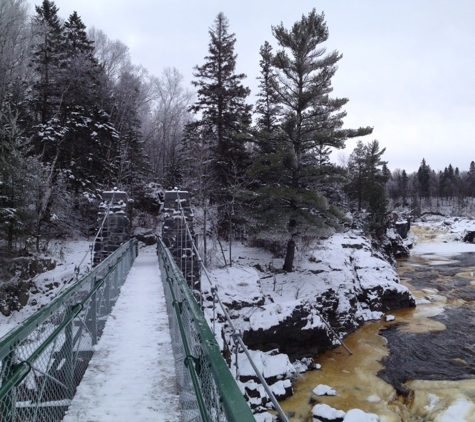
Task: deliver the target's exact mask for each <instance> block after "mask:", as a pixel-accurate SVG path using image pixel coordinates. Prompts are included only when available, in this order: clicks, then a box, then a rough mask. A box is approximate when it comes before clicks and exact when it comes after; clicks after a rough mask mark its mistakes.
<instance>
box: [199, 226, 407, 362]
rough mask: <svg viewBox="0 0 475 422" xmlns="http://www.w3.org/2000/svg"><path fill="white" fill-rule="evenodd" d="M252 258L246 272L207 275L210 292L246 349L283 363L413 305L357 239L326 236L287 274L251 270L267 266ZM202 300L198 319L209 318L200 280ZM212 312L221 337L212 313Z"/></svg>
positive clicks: (395, 278)
mask: <svg viewBox="0 0 475 422" xmlns="http://www.w3.org/2000/svg"><path fill="white" fill-rule="evenodd" d="M397 236H399V235H397ZM255 260H256V259H254V267H253V268H249V267H246V268H233V269H232V270H231V269H229V268H227V269H225V270H224V269H223V270H217V271H213V275H214V276H215V277H216V281H217V286H216V287H217V290H218V292H219V295H220V298H221V300H222V302H223V303H225V305H226V306H227V307H228V309H229V314H230V316H231V318H232V320H233V324H235V325H236V326H237V327H239V330H240V331H241V333H242V336H243V340H244V343H245V344H246V345H247V346H248V347H249V348H250V349H253V350H260V351H263V352H268V351H271V350H278V351H279V352H280V353H284V354H286V355H288V356H289V358H290V360H291V361H293V360H295V359H298V358H302V357H308V356H317V355H318V354H319V353H321V352H323V351H325V350H328V349H330V348H333V347H335V346H337V345H339V344H340V341H339V338H342V339H344V337H345V336H346V335H348V334H349V333H351V332H353V331H355V330H356V329H357V328H358V327H360V326H361V325H362V324H363V323H364V322H365V321H370V320H376V319H380V318H382V317H383V316H384V313H385V312H387V311H390V310H393V309H398V308H405V307H411V306H415V300H414V298H413V296H412V295H411V293H410V292H409V290H408V289H407V288H406V287H405V286H403V285H401V284H400V283H399V277H398V275H397V273H396V271H395V269H394V268H393V267H392V266H391V265H390V264H389V263H388V262H387V261H386V260H385V259H384V256H383V255H382V254H381V253H380V252H378V251H377V250H375V249H373V248H372V246H371V240H370V239H368V238H365V237H363V236H361V235H357V234H354V233H347V234H336V235H334V236H332V237H330V238H329V239H327V240H325V241H323V242H321V244H320V245H318V246H317V247H316V248H315V249H314V250H313V251H312V252H311V253H309V254H308V256H307V259H306V261H305V262H302V263H301V264H300V267H299V268H298V269H297V271H295V272H292V273H275V274H272V275H269V274H267V273H262V272H258V271H257V270H256V267H257V268H260V269H265V268H269V267H266V265H264V264H260V265H256V263H255ZM203 294H204V298H205V302H204V305H205V313H206V315H207V316H208V318H210V319H212V315H213V312H212V311H211V309H212V306H213V304H212V295H211V293H210V289H209V286H207V284H206V283H205V282H203ZM214 312H217V315H218V317H217V321H219V323H220V324H222V330H223V331H224V332H225V335H227V334H229V332H228V328H229V327H226V323H225V320H224V317H223V315H220V314H219V309H215V311H214ZM226 333H227V334H226Z"/></svg>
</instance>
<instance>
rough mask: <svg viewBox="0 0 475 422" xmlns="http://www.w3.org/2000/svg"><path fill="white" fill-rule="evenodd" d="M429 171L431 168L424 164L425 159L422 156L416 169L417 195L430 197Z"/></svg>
mask: <svg viewBox="0 0 475 422" xmlns="http://www.w3.org/2000/svg"><path fill="white" fill-rule="evenodd" d="M430 173H431V168H430V166H429V165H428V164H426V160H425V159H424V158H423V159H422V162H421V165H420V166H419V169H418V170H417V181H418V184H419V189H418V191H419V197H420V198H430Z"/></svg>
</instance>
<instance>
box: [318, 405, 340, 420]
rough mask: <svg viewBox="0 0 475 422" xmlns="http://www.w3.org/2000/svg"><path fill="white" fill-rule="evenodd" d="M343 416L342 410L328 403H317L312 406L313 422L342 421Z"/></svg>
mask: <svg viewBox="0 0 475 422" xmlns="http://www.w3.org/2000/svg"><path fill="white" fill-rule="evenodd" d="M344 417H345V412H343V410H338V409H334V408H333V407H331V406H328V404H322V403H320V404H317V405H315V406H313V409H312V418H313V422H342V421H343V418H344Z"/></svg>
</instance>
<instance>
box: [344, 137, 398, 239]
mask: <svg viewBox="0 0 475 422" xmlns="http://www.w3.org/2000/svg"><path fill="white" fill-rule="evenodd" d="M385 151H386V149H385V148H383V149H382V150H380V148H379V142H378V141H377V140H374V141H371V142H369V143H368V144H366V145H364V144H363V143H362V142H361V141H359V142H358V144H357V146H356V148H355V149H354V151H353V152H352V154H351V155H350V159H349V161H348V176H349V177H348V180H349V183H348V185H347V186H346V192H347V194H348V197H349V198H350V199H353V200H356V201H357V204H358V211H361V210H362V207H367V210H368V212H369V217H368V219H367V229H368V230H369V231H370V232H374V233H376V234H381V233H382V232H383V230H384V227H385V223H386V214H387V199H386V194H385V185H386V182H387V181H388V180H389V174H388V172H387V171H385V168H386V169H387V167H386V165H387V162H386V161H383V160H382V156H383V154H384V152H385Z"/></svg>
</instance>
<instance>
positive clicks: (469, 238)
mask: <svg viewBox="0 0 475 422" xmlns="http://www.w3.org/2000/svg"><path fill="white" fill-rule="evenodd" d="M463 241H464V242H466V243H475V231H468V232H466V233H465V235H464V237H463Z"/></svg>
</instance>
